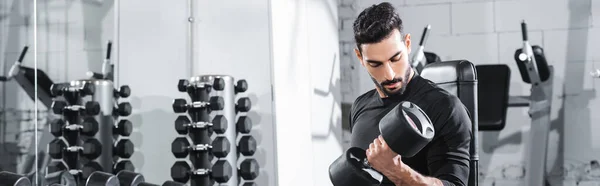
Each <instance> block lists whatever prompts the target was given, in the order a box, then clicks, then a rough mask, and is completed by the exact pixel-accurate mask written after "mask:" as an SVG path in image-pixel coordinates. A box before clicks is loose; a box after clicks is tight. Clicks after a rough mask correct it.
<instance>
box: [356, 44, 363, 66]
mask: <svg viewBox="0 0 600 186" xmlns="http://www.w3.org/2000/svg"><path fill="white" fill-rule="evenodd" d="M354 53H355V54H356V57H357V58H358V61H360V65H362V66H365V63H364V62H363V59H362V54H361V53H360V50H358V48H354Z"/></svg>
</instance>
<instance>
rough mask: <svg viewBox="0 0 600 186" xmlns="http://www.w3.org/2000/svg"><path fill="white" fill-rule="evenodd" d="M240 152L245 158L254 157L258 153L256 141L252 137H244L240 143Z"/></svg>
mask: <svg viewBox="0 0 600 186" xmlns="http://www.w3.org/2000/svg"><path fill="white" fill-rule="evenodd" d="M238 152H240V153H241V154H243V155H244V156H252V155H254V153H255V152H256V140H255V139H254V137H252V136H242V137H241V138H240V142H239V143H238Z"/></svg>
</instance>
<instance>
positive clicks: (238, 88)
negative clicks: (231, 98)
mask: <svg viewBox="0 0 600 186" xmlns="http://www.w3.org/2000/svg"><path fill="white" fill-rule="evenodd" d="M246 90H248V82H246V80H244V79H240V80H238V81H237V84H236V85H235V93H236V94H237V93H243V92H246Z"/></svg>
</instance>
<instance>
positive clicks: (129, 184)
mask: <svg viewBox="0 0 600 186" xmlns="http://www.w3.org/2000/svg"><path fill="white" fill-rule="evenodd" d="M117 178H118V179H119V184H120V186H160V185H158V184H152V183H148V182H146V179H145V178H144V176H143V175H142V174H140V173H136V172H133V171H121V172H119V173H117ZM184 185H185V184H184V183H177V182H174V181H166V182H164V183H163V184H162V186H184Z"/></svg>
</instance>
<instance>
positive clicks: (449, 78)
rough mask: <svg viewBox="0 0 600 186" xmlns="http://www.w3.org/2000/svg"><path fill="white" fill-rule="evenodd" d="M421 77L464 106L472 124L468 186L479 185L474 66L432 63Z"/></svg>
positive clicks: (463, 62)
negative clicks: (449, 94) (455, 98)
mask: <svg viewBox="0 0 600 186" xmlns="http://www.w3.org/2000/svg"><path fill="white" fill-rule="evenodd" d="M421 76H422V77H423V78H425V79H428V80H430V81H432V82H433V83H435V84H436V85H438V86H439V87H440V88H443V89H445V90H446V91H448V92H450V93H451V94H453V95H456V96H457V97H458V98H459V99H460V100H461V102H462V103H463V104H464V105H465V107H466V109H467V111H468V113H469V117H470V118H471V123H472V124H471V145H470V148H469V153H470V154H471V160H470V165H469V167H470V168H469V169H470V170H469V182H468V186H477V185H478V184H479V180H478V174H479V168H478V166H479V165H478V161H479V154H478V145H477V140H478V137H477V131H478V113H477V71H476V70H475V65H473V63H471V62H469V61H466V60H454V61H446V62H439V63H432V64H429V65H427V66H425V68H424V69H423V71H421Z"/></svg>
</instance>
